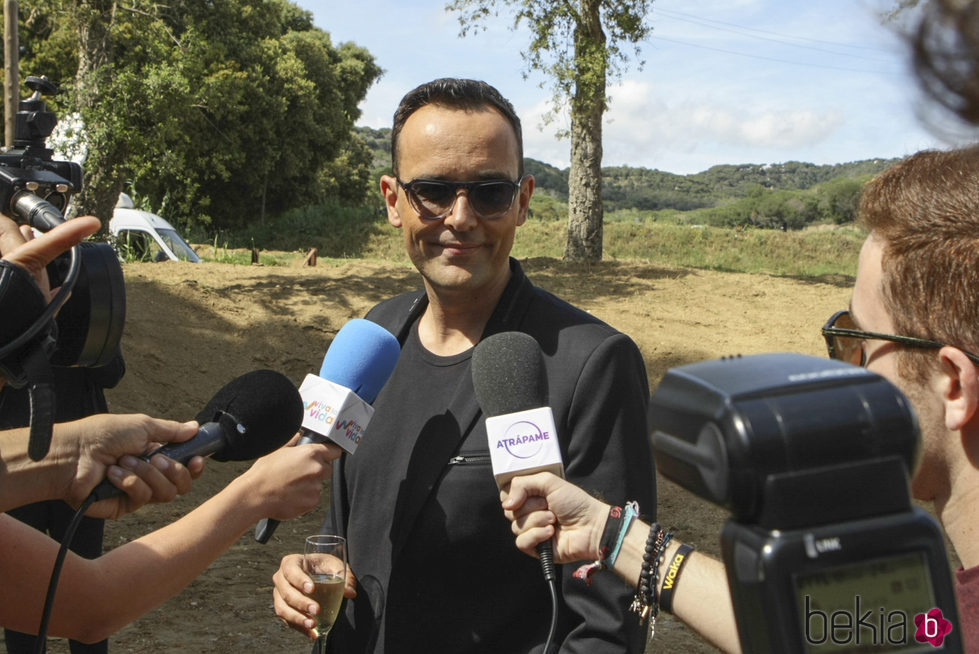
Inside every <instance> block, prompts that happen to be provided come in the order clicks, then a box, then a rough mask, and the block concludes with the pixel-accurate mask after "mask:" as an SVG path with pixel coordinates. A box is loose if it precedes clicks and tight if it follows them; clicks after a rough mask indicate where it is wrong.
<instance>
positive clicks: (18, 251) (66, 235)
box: [0, 214, 102, 298]
mask: <svg viewBox="0 0 979 654" xmlns="http://www.w3.org/2000/svg"><path fill="white" fill-rule="evenodd" d="M101 225H102V223H100V222H99V219H98V218H95V217H94V216H81V217H79V218H74V219H72V220H68V221H66V222H64V223H63V224H61V225H58V226H57V227H55V228H54V229H52V230H51V231H49V232H46V233H44V234H42V235H41V236H38V237H37V238H33V239H28V238H27V237H26V236H25V235H24V233H23V232H22V231H21V229H20V226H18V225H17V223H15V222H14V221H13V220H11V219H10V218H8V217H7V216H4V215H2V214H0V255H2V256H3V258H4V259H5V260H7V261H9V262H11V263H15V264H17V265H18V266H21V267H22V268H24V269H26V270H27V271H28V272H30V273H31V274H32V275H33V276H34V279H35V281H37V284H38V286H39V287H40V289H41V291H42V292H43V293H44V295H45V297H48V298H50V293H51V289H50V288H48V278H47V273H46V272H45V268H44V267H45V266H47V265H48V264H49V263H51V261H52V260H53V259H54V258H55V257H57V256H58V255H59V254H61V253H62V252H65V251H66V250H68V249H69V248H71V247H72V246H74V245H77V244H78V243H80V242H81V241H82V240H84V239H85V238H86V237H88V236H91V235H92V234H94V233H95V232H97V231H98V230H99V227H101Z"/></svg>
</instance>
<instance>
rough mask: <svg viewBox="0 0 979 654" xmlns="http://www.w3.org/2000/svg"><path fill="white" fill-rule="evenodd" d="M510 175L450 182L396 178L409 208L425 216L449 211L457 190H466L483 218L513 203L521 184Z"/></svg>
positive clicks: (497, 215) (498, 214)
mask: <svg viewBox="0 0 979 654" xmlns="http://www.w3.org/2000/svg"><path fill="white" fill-rule="evenodd" d="M523 180H524V178H520V179H518V180H517V181H511V180H509V179H488V180H485V181H478V182H450V181H446V180H441V179H420V178H419V179H413V180H411V181H410V182H402V181H401V180H400V179H399V180H398V184H399V185H400V186H401V188H403V189H404V190H405V193H406V194H407V195H408V203H409V204H411V208H412V209H414V210H415V212H416V213H417V214H418V215H419V216H420V217H421V218H422V219H424V220H441V219H442V218H445V217H446V216H448V215H449V212H451V211H452V207H454V206H455V203H456V198H458V197H459V191H460V190H463V191H465V192H466V196H467V197H468V199H469V206H471V207H472V209H473V211H474V212H476V215H477V216H479V217H480V218H482V219H484V220H495V219H497V218H500V217H501V216H503V215H504V214H505V213H506V212H507V211H509V210H510V207H511V206H512V205H513V199H514V198H515V197H517V191H519V190H520V184H521V182H523Z"/></svg>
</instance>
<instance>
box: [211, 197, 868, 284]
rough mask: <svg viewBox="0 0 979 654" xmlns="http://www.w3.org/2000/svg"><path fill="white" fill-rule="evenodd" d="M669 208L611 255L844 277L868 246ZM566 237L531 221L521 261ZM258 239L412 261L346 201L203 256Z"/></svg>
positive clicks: (844, 232)
mask: <svg viewBox="0 0 979 654" xmlns="http://www.w3.org/2000/svg"><path fill="white" fill-rule="evenodd" d="M666 213H668V212H662V213H661V214H660V215H659V216H658V218H657V220H656V221H653V220H645V219H643V220H639V221H636V220H626V219H622V220H617V221H614V222H607V223H606V224H605V226H604V229H605V258H606V259H611V260H623V261H630V260H635V261H652V262H656V263H659V264H661V265H664V266H672V267H678V268H702V269H709V270H720V271H727V272H746V273H765V274H771V275H779V276H790V277H800V278H826V277H831V278H840V277H841V276H849V275H852V274H853V271H854V270H856V265H857V256H858V254H859V252H860V245H861V244H862V242H863V240H864V238H865V236H866V234H865V233H864V232H863V230H861V229H859V228H857V227H854V226H852V225H850V226H842V227H836V226H829V225H827V226H823V227H817V228H808V229H804V230H798V231H788V232H782V231H778V230H770V229H756V228H753V227H746V228H741V229H738V228H725V227H712V226H709V225H687V224H677V223H676V222H671V221H670V220H669V219H668V218H667V216H666V215H662V214H666ZM673 213H674V214H675V213H676V212H673ZM678 215H681V216H682V215H683V214H678ZM565 239H566V232H565V230H564V227H563V223H562V222H560V221H557V220H542V219H534V220H528V221H527V222H526V223H524V225H523V226H521V227H520V228H519V229H518V230H517V236H516V240H515V242H514V246H513V251H512V254H513V256H514V257H517V258H518V259H533V258H540V257H545V258H549V259H560V258H561V257H562V254H563V252H564V242H565ZM219 242H221V243H223V244H224V245H223V248H222V247H219V246H218V243H219ZM255 244H257V245H258V246H259V247H260V248H261V249H263V250H264V249H271V250H277V251H284V252H291V253H293V254H292V255H291V256H292V257H293V258H294V259H295V258H301V257H302V256H303V255H304V254H305V252H306V251H308V250H309V248H311V247H316V248H317V250H318V254H319V257H320V258H321V259H330V258H333V259H350V258H361V259H375V260H383V261H391V262H397V263H400V264H404V265H406V266H408V265H411V263H410V261H409V260H408V257H407V255H406V254H405V252H404V244H403V242H402V234H401V231H400V230H398V229H395V228H393V227H391V226H390V225H389V224H388V223H387V220H386V219H385V217H384V215H383V214H382V213H378V212H373V213H367V212H365V211H364V209H363V208H361V207H347V206H343V205H338V204H326V205H319V206H311V207H308V208H306V209H303V210H295V211H290V212H287V213H285V214H283V215H282V216H280V217H278V218H276V219H275V220H272V221H270V222H269V223H268V224H267V225H265V226H256V227H253V228H251V229H248V230H246V231H244V232H242V233H236V234H234V235H231V234H228V235H222V237H221V240H220V241H219V240H218V239H217V238H216V239H215V240H214V246H213V248H210V247H209V248H203V250H202V251H200V252H199V254H200V255H201V257H202V258H205V259H211V260H218V261H225V262H227V263H239V264H248V263H250V261H251V259H250V253H249V248H251V247H253V245H255ZM232 248H234V249H235V250H236V251H231V250H230V249H232ZM266 256H271V255H267V254H266V253H262V254H261V261H262V262H263V263H264V262H265V257H266ZM286 258H288V255H285V254H280V255H278V257H277V259H274V260H278V261H283V260H285V259H286Z"/></svg>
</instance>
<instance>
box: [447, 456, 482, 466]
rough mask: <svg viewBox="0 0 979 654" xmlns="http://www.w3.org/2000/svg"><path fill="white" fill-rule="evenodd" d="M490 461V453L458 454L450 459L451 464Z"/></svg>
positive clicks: (475, 463)
mask: <svg viewBox="0 0 979 654" xmlns="http://www.w3.org/2000/svg"><path fill="white" fill-rule="evenodd" d="M489 462H490V455H489V454H457V455H456V456H454V457H452V458H451V459H449V465H450V466H471V465H479V464H481V463H489Z"/></svg>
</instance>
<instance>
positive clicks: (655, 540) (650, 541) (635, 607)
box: [629, 522, 665, 625]
mask: <svg viewBox="0 0 979 654" xmlns="http://www.w3.org/2000/svg"><path fill="white" fill-rule="evenodd" d="M664 535H665V534H664V532H663V530H662V529H661V528H660V526H659V523H658V522H654V523H653V524H652V525H651V526H650V527H649V536H647V538H646V548H645V549H644V550H643V555H642V567H641V568H640V570H639V581H637V582H636V595H635V597H633V599H632V604H631V605H629V610H630V611H632V612H633V613H638V614H639V624H640V625H643V624H645V623H646V619H647V618H648V617H649V612H650V602H649V598H650V596H651V593H650V584H649V581H650V574H651V571H650V568H651V566H652V564H653V560H654V558H655V557H654V554H655V552H656V550H657V548H658V547H659V545H660V544H661V543H662V542H663V538H664Z"/></svg>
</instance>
